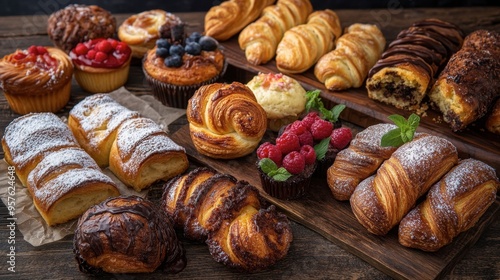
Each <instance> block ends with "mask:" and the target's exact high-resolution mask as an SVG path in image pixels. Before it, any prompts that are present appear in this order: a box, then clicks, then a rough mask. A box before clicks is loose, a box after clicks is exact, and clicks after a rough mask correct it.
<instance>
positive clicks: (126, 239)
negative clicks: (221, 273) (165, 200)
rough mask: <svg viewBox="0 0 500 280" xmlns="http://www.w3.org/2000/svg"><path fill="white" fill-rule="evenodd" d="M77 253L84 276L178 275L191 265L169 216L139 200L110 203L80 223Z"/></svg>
mask: <svg viewBox="0 0 500 280" xmlns="http://www.w3.org/2000/svg"><path fill="white" fill-rule="evenodd" d="M73 251H74V253H75V259H76V260H77V262H78V267H79V269H80V271H82V272H85V273H90V274H95V275H96V276H97V275H100V274H102V273H103V272H107V273H146V272H153V271H155V270H156V269H158V268H159V269H162V270H163V271H167V272H172V273H178V272H180V271H181V270H183V269H184V267H185V265H186V257H185V253H184V248H183V247H182V245H181V243H180V242H179V240H178V239H177V235H176V233H175V231H174V228H173V226H172V223H171V221H170V220H169V218H168V217H167V215H165V213H164V212H162V211H159V209H158V207H156V205H154V204H153V203H151V202H150V201H148V200H145V199H143V198H140V197H138V196H120V197H114V198H111V199H108V200H106V201H104V202H102V203H100V204H98V205H95V206H93V207H92V208H90V209H88V210H87V211H86V212H85V213H84V214H83V215H82V217H81V218H80V219H79V220H78V224H77V228H76V230H75V235H74V238H73Z"/></svg>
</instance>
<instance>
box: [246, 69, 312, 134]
mask: <svg viewBox="0 0 500 280" xmlns="http://www.w3.org/2000/svg"><path fill="white" fill-rule="evenodd" d="M247 86H248V87H249V88H250V89H251V90H252V92H253V94H254V95H255V98H257V102H259V104H260V105H261V106H262V107H263V108H264V110H265V111H266V114H267V118H268V128H270V129H271V130H274V131H278V130H279V129H280V127H282V126H283V125H286V124H289V123H291V122H293V121H295V120H297V119H298V117H299V115H300V114H301V113H302V112H304V110H305V108H306V107H305V106H306V90H305V89H304V88H303V87H302V86H301V85H300V84H299V82H297V81H296V80H295V79H293V78H290V77H289V76H286V75H283V74H281V73H280V74H274V73H268V74H265V73H259V74H258V75H256V76H255V77H253V79H252V80H250V81H249V82H248V83H247Z"/></svg>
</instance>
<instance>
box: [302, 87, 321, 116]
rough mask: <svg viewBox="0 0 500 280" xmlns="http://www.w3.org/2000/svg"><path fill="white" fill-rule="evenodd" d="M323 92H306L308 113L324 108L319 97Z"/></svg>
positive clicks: (317, 90)
mask: <svg viewBox="0 0 500 280" xmlns="http://www.w3.org/2000/svg"><path fill="white" fill-rule="evenodd" d="M320 93H321V91H320V90H319V89H316V90H313V91H307V92H306V112H307V113H309V111H311V110H313V109H316V110H318V111H319V110H320V108H322V107H323V101H321V98H320V97H319V95H320Z"/></svg>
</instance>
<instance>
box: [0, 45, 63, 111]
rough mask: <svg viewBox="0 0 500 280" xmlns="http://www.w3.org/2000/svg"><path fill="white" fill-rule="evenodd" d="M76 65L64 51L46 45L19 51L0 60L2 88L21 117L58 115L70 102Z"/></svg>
mask: <svg viewBox="0 0 500 280" xmlns="http://www.w3.org/2000/svg"><path fill="white" fill-rule="evenodd" d="M72 76H73V64H72V63H71V60H70V58H69V57H68V56H67V55H66V53H64V52H63V51H61V50H59V49H57V48H53V47H44V46H31V47H29V48H28V49H24V50H16V52H14V53H12V54H8V55H6V56H4V57H3V58H2V59H1V60H0V89H2V90H3V93H4V95H5V98H6V99H7V102H8V103H9V106H10V108H11V109H12V110H13V111H14V112H16V113H18V114H21V115H24V114H27V113H30V112H54V113H55V112H57V111H59V110H60V109H62V108H63V107H64V106H65V105H66V104H67V103H68V100H69V97H70V91H71V78H72Z"/></svg>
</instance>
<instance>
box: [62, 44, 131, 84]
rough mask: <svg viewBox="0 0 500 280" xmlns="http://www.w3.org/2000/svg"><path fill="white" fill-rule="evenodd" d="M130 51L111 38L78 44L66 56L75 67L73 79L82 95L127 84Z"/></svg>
mask: <svg viewBox="0 0 500 280" xmlns="http://www.w3.org/2000/svg"><path fill="white" fill-rule="evenodd" d="M131 53H132V50H131V49H130V47H129V46H128V45H127V44H126V43H124V42H120V41H118V40H115V39H112V38H107V39H105V38H97V39H93V40H90V41H87V42H84V43H79V44H77V45H76V47H75V48H74V49H72V50H71V52H70V53H69V55H70V57H71V59H72V61H73V64H74V65H75V79H76V81H77V82H78V84H79V85H80V86H81V87H82V88H83V89H84V90H86V91H88V92H92V93H106V92H110V91H113V90H115V89H117V88H119V87H121V86H123V85H124V84H125V83H126V82H127V78H128V73H129V69H130V59H131V57H132V55H131Z"/></svg>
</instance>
